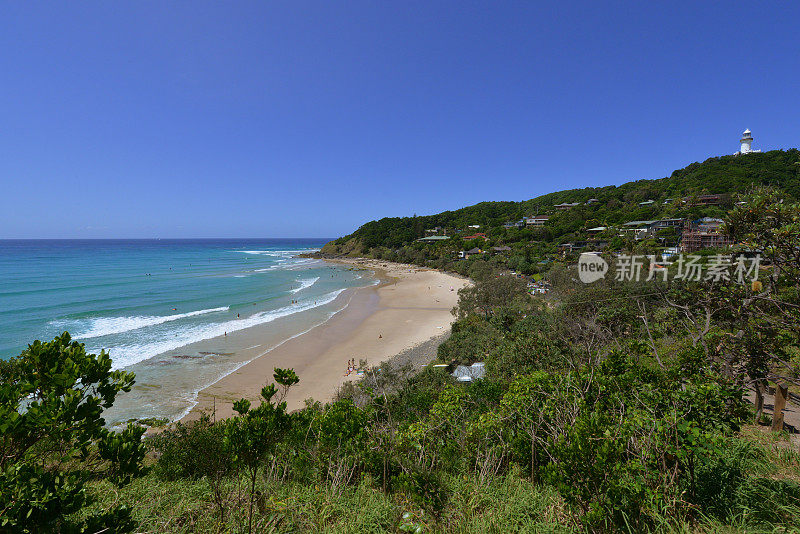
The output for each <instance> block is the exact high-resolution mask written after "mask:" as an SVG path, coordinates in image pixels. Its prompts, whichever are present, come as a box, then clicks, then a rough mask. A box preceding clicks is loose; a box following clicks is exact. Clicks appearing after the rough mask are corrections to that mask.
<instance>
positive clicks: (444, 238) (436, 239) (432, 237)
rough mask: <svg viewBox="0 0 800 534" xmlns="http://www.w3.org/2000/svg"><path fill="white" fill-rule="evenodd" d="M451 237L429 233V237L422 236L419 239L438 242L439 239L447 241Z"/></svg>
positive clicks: (420, 240) (425, 241)
mask: <svg viewBox="0 0 800 534" xmlns="http://www.w3.org/2000/svg"><path fill="white" fill-rule="evenodd" d="M448 239H450V236H446V235H429V236H427V237H421V238H419V239H417V241H419V242H420V243H437V242H439V241H447V240H448Z"/></svg>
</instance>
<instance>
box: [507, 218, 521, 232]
mask: <svg viewBox="0 0 800 534" xmlns="http://www.w3.org/2000/svg"><path fill="white" fill-rule="evenodd" d="M524 227H525V219H520V220H518V221H517V222H512V221H508V222H507V223H505V224H503V228H505V229H506V230H511V229H513V228H524Z"/></svg>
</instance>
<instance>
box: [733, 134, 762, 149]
mask: <svg viewBox="0 0 800 534" xmlns="http://www.w3.org/2000/svg"><path fill="white" fill-rule="evenodd" d="M739 142H740V143H742V148H740V149H739V152H737V153H738V154H750V153H753V152H761V151H760V150H753V149H752V148H750V145H751V144H752V143H753V134H752V133H751V132H750V130H749V129H747V130H745V131H744V132H743V133H742V138H741V139H740V140H739Z"/></svg>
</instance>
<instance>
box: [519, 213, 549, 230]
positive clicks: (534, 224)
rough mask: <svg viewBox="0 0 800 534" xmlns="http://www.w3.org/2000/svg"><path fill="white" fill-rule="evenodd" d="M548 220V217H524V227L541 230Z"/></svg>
mask: <svg viewBox="0 0 800 534" xmlns="http://www.w3.org/2000/svg"><path fill="white" fill-rule="evenodd" d="M548 219H550V216H549V215H534V216H533V217H525V218H524V219H523V220H524V221H525V226H528V227H530V228H541V227H542V226H544V223H546V222H547V221H548Z"/></svg>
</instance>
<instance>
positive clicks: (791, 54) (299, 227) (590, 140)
mask: <svg viewBox="0 0 800 534" xmlns="http://www.w3.org/2000/svg"><path fill="white" fill-rule="evenodd" d="M656 4H660V5H656ZM798 21H800V6H798V3H796V2H780V3H779V2H769V3H767V2H756V1H751V2H733V1H720V2H697V1H691V2H675V1H673V2H642V1H635V2H634V1H631V2H596V1H587V2H552V1H548V2H532V1H527V2H498V1H486V2H464V1H459V2H437V1H431V0H424V1H419V2H416V1H413V2H412V1H402V2H384V1H369V2H360V1H352V0H348V1H345V2H331V1H322V2H310V1H299V2H294V1H292V2H265V1H258V2H197V1H192V2H175V1H170V2H160V1H158V2H156V1H153V2H138V1H137V2H121V1H112V2H63V3H61V2H59V3H53V2H4V3H2V5H0V24H1V25H2V26H1V27H2V31H0V184H1V186H0V188H1V189H2V191H1V194H0V238H30V237H51V238H56V237H67V238H82V237H87V238H88V237H281V236H285V237H297V236H308V237H312V236H313V237H328V236H337V235H340V234H344V233H349V232H350V231H352V230H354V229H355V228H356V227H358V226H359V225H360V224H363V223H364V222H366V221H368V220H371V219H375V218H380V217H384V216H401V215H412V214H414V213H417V214H429V213H435V212H438V211H442V210H446V209H456V208H459V207H463V206H466V205H470V204H474V203H476V202H479V201H482V200H523V199H528V198H532V197H534V196H537V195H540V194H543V193H547V192H550V191H554V190H559V189H564V188H573V187H584V186H595V185H607V184H620V183H623V182H626V181H629V180H633V179H639V178H658V177H662V176H665V175H668V174H669V173H671V172H672V171H673V170H674V169H677V168H680V167H683V166H685V165H686V164H688V163H691V162H693V161H702V160H704V159H706V158H707V157H710V156H716V155H720V154H729V153H733V152H735V151H736V150H737V149H738V140H739V136H740V134H741V131H742V130H744V129H745V128H750V129H751V130H753V133H754V136H755V143H754V148H762V149H774V148H790V147H796V146H798V145H800V26H798Z"/></svg>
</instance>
